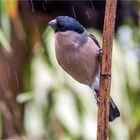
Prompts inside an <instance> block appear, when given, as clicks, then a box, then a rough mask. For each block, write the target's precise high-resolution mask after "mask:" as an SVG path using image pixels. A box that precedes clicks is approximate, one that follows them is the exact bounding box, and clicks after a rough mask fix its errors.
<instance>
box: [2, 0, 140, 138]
mask: <svg viewBox="0 0 140 140" xmlns="http://www.w3.org/2000/svg"><path fill="white" fill-rule="evenodd" d="M104 12H105V1H103V0H102V1H92V0H84V1H80V0H79V1H70V0H67V1H58V0H57V1H54V0H40V1H39V0H38V1H37V0H20V1H18V0H0V139H7V138H9V139H10V138H11V139H17V140H94V139H96V129H97V105H96V101H95V99H94V95H93V93H92V91H91V90H90V89H89V88H88V87H86V86H84V85H82V84H80V83H78V82H76V81H75V80H73V79H72V78H71V77H70V76H69V75H67V74H66V73H65V72H64V71H63V70H62V69H61V68H60V66H59V65H58V63H57V61H56V58H55V52H54V50H55V48H54V33H53V31H52V29H51V28H50V27H48V22H49V21H50V20H52V19H54V18H55V17H56V16H59V15H68V16H72V17H74V18H76V19H77V20H78V21H80V23H81V24H83V25H84V26H85V27H86V28H87V30H88V31H89V32H90V33H92V34H94V35H95V36H96V37H97V39H98V40H99V41H100V43H101V42H102V30H103V20H104ZM81 63H82V62H81ZM111 96H112V97H113V99H114V101H115V102H116V104H117V106H118V108H119V110H120V112H121V117H120V118H118V119H116V120H115V121H114V122H112V123H109V137H110V140H139V139H140V1H139V0H133V1H132V0H128V1H124V0H119V1H118V4H117V16H116V27H115V37H114V47H113V60H112V87H111Z"/></svg>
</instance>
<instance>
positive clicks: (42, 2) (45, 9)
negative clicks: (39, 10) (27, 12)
mask: <svg viewBox="0 0 140 140" xmlns="http://www.w3.org/2000/svg"><path fill="white" fill-rule="evenodd" d="M42 6H43V9H44V11H46V7H45V5H44V3H43V2H42Z"/></svg>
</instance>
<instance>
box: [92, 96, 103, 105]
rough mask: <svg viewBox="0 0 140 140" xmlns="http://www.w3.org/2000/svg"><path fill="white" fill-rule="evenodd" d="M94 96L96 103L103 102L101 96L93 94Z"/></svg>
mask: <svg viewBox="0 0 140 140" xmlns="http://www.w3.org/2000/svg"><path fill="white" fill-rule="evenodd" d="M94 97H95V99H96V101H97V104H98V103H103V102H104V101H103V99H101V98H100V97H99V95H97V94H94Z"/></svg>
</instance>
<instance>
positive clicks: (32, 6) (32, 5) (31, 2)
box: [30, 0, 35, 13]
mask: <svg viewBox="0 0 140 140" xmlns="http://www.w3.org/2000/svg"><path fill="white" fill-rule="evenodd" d="M30 4H31V8H32V11H33V13H34V12H35V9H34V4H33V1H32V0H30Z"/></svg>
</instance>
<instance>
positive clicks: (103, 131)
mask: <svg viewBox="0 0 140 140" xmlns="http://www.w3.org/2000/svg"><path fill="white" fill-rule="evenodd" d="M116 4H117V0H106V9H105V19H104V30H103V55H102V62H101V67H100V74H101V77H100V96H99V100H101V101H103V102H99V104H98V124H97V126H98V128H97V140H107V137H108V120H109V99H110V86H111V62H112V46H113V36H114V25H115V17H116Z"/></svg>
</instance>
